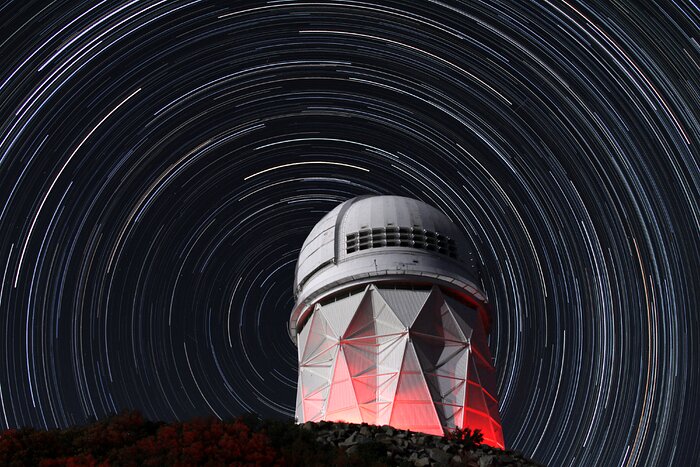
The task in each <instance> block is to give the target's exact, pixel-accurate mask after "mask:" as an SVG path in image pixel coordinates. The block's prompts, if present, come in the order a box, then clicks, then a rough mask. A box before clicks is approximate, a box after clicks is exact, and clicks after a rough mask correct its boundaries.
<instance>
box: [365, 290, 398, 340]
mask: <svg viewBox="0 0 700 467" xmlns="http://www.w3.org/2000/svg"><path fill="white" fill-rule="evenodd" d="M371 289H372V309H373V311H374V321H375V323H376V325H375V326H376V328H375V329H376V333H377V335H380V336H381V335H387V334H397V333H401V332H404V331H405V330H406V326H405V325H404V324H403V323H402V322H401V320H400V319H399V318H398V317H397V316H396V314H395V313H394V311H393V310H392V309H391V308H390V307H389V305H388V304H387V303H386V301H384V298H382V296H381V295H380V293H379V292H378V291H377V288H376V287H374V286H372V287H371Z"/></svg>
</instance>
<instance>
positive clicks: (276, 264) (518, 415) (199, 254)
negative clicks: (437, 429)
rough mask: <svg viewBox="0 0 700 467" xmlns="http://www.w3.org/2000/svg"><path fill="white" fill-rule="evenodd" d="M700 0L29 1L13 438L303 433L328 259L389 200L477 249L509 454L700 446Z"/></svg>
mask: <svg viewBox="0 0 700 467" xmlns="http://www.w3.org/2000/svg"><path fill="white" fill-rule="evenodd" d="M699 41H700V9H699V7H698V5H697V4H695V3H693V2H692V1H663V2H656V1H648V2H617V1H615V2H604V1H600V2H574V1H568V0H564V1H546V0H543V1H533V2H484V1H473V2H472V1H470V2H466V1H464V2H459V1H454V0H446V1H420V2H418V1H415V2H414V1H403V2H396V1H389V0H383V1H353V0H348V1H342V0H335V1H322V2H302V1H269V2H244V1H237V2H212V1H205V0H195V1H178V0H173V1H163V0H161V1H151V0H144V1H136V0H132V1H122V0H117V1H109V2H108V1H101V2H88V1H80V0H78V1H70V2H68V1H53V2H39V1H35V2H20V1H9V2H3V3H2V4H0V63H1V64H2V66H1V67H0V203H1V204H0V274H1V278H2V282H1V283H0V326H2V331H1V334H0V336H2V338H0V414H1V415H0V429H5V428H9V427H21V426H35V427H40V428H48V429H50V428H56V427H67V426H71V425H74V424H81V423H85V422H86V421H88V420H90V419H94V418H101V417H104V416H106V415H107V414H109V413H113V412H117V411H120V410H123V409H137V410H140V411H142V412H143V413H144V415H145V416H146V417H148V418H151V419H158V420H186V419H189V418H191V417H194V416H203V415H213V416H215V417H219V418H223V419H225V418H231V417H233V416H236V415H240V414H243V413H248V412H252V413H256V414H259V415H260V416H263V417H280V418H282V417H292V416H293V413H294V401H295V395H296V394H295V387H296V375H297V369H296V368H297V357H296V348H295V346H294V344H293V343H292V342H291V340H290V339H289V337H288V335H287V321H288V319H289V313H290V311H291V309H292V306H293V303H294V302H293V295H292V284H293V280H294V267H295V261H296V258H297V255H298V253H299V248H300V247H301V245H302V242H303V241H304V238H305V237H306V235H307V234H308V232H309V231H310V229H311V228H312V227H313V225H314V224H315V223H316V222H317V221H318V220H319V219H320V218H321V217H322V216H323V215H324V214H325V213H326V212H327V211H329V210H330V209H332V208H333V207H334V206H335V205H336V204H338V203H340V202H342V201H344V200H346V199H349V198H351V197H354V196H357V195H362V194H395V195H401V196H409V197H413V198H418V199H421V200H424V201H426V202H428V203H430V204H432V205H434V206H436V207H437V208H439V209H441V210H442V211H443V212H445V213H446V214H447V215H448V216H449V217H450V218H451V219H453V220H454V221H455V222H456V223H457V224H458V225H459V226H460V228H461V229H463V231H464V232H465V234H466V235H467V236H468V238H470V239H471V241H472V242H473V243H474V245H475V248H476V250H477V252H478V255H479V258H478V259H479V263H480V268H481V280H482V282H483V284H482V286H483V287H482V288H483V289H484V291H485V292H486V293H487V295H488V298H489V301H490V302H491V304H492V306H493V312H494V316H493V319H494V323H493V331H492V335H491V340H490V346H491V351H492V354H493V356H494V358H495V362H494V363H495V367H496V369H497V371H498V390H499V396H500V404H501V407H500V410H501V418H502V421H503V425H504V434H505V440H506V445H507V446H508V447H510V448H513V449H517V450H520V451H522V452H523V453H524V454H525V455H527V456H529V457H532V458H533V459H535V460H537V461H539V462H543V463H546V464H551V465H580V466H590V465H640V466H641V465H666V464H674V462H675V463H677V464H678V465H683V464H686V463H691V462H692V460H693V459H697V454H696V446H695V444H696V442H697V440H698V439H700V430H699V428H698V424H697V420H698V419H700V404H698V402H697V396H698V391H697V387H698V385H699V384H700V367H699V366H698V363H697V359H698V356H699V355H700V349H699V348H698V347H699V342H698V337H699V331H700V323H698V312H699V311H700V307H699V306H698V301H699V300H700V294H699V293H698V287H699V286H700V273H699V271H700V250H699V248H700V247H699V245H700V202H699V200H700V167H699V161H700V157H699V156H700V152H699V151H698V148H699V147H700V124H699V122H698V119H700V106H699V105H698V102H700V43H699Z"/></svg>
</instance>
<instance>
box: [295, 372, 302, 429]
mask: <svg viewBox="0 0 700 467" xmlns="http://www.w3.org/2000/svg"><path fill="white" fill-rule="evenodd" d="M301 388H302V380H301V371H300V372H299V376H298V378H297V405H296V410H295V411H294V419H295V420H296V421H297V422H301V421H304V410H303V406H304V404H303V401H304V398H303V397H302V389H301Z"/></svg>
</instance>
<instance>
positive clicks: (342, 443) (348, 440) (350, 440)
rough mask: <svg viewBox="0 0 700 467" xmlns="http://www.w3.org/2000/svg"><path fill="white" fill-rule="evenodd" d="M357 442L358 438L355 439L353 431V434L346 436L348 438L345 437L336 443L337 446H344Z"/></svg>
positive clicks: (355, 435)
mask: <svg viewBox="0 0 700 467" xmlns="http://www.w3.org/2000/svg"><path fill="white" fill-rule="evenodd" d="M358 442H359V441H358V439H357V433H353V434H351V435H350V436H349V437H348V439H346V440H345V441H341V442H340V443H338V446H343V447H346V446H354V445H355V444H357V443H358Z"/></svg>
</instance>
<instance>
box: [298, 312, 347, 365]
mask: <svg viewBox="0 0 700 467" xmlns="http://www.w3.org/2000/svg"><path fill="white" fill-rule="evenodd" d="M317 311H318V310H317ZM317 311H315V312H314V314H313V316H312V317H311V322H310V323H308V324H307V326H308V327H309V335H308V337H307V339H306V346H305V348H304V353H303V356H302V362H307V361H309V360H311V359H313V358H314V356H316V355H318V354H320V353H322V352H325V351H327V350H328V349H330V348H331V347H333V346H334V345H336V344H337V343H338V341H337V339H335V338H334V337H333V335H332V333H331V331H330V326H329V325H328V321H326V318H324V316H323V315H322V314H321V313H318V312H317Z"/></svg>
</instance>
